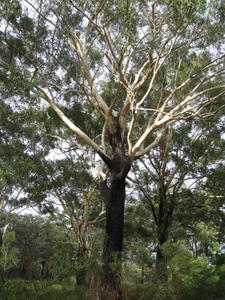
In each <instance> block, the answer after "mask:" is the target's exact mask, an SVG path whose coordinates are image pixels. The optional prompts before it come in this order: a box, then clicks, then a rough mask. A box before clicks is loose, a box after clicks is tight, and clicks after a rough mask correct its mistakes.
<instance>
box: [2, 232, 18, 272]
mask: <svg viewBox="0 0 225 300" xmlns="http://www.w3.org/2000/svg"><path fill="white" fill-rule="evenodd" d="M15 240H16V236H15V231H11V232H10V231H6V233H5V234H4V236H3V242H2V245H1V247H0V270H1V272H2V273H3V274H6V273H7V272H8V271H9V270H10V269H12V268H14V267H16V266H17V265H18V264H19V260H20V257H19V250H18V248H17V247H16V243H15Z"/></svg>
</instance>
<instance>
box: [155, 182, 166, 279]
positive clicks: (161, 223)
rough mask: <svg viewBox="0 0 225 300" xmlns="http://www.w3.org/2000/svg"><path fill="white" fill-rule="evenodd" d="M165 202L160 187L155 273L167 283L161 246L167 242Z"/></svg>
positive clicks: (162, 190)
mask: <svg viewBox="0 0 225 300" xmlns="http://www.w3.org/2000/svg"><path fill="white" fill-rule="evenodd" d="M166 202H167V199H166V192H165V190H164V189H163V188H162V187H160V188H159V211H158V224H157V237H158V245H157V253H156V273H157V276H158V277H159V279H160V280H162V281H167V260H166V258H165V257H164V256H163V253H162V246H163V244H164V243H165V242H166V241H167V240H168V226H169V215H168V214H167V209H166V206H167V203H166Z"/></svg>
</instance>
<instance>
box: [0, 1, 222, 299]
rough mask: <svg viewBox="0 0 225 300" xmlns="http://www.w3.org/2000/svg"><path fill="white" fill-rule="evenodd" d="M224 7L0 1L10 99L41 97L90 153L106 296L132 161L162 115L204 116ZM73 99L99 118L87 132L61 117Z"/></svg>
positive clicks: (147, 146)
mask: <svg viewBox="0 0 225 300" xmlns="http://www.w3.org/2000/svg"><path fill="white" fill-rule="evenodd" d="M223 6H224V4H223V2H222V1H219V2H217V3H215V2H212V1H210V2H207V1H203V0H199V1H191V2H186V1H182V0H179V1H141V0H140V1H135V2H134V1H117V0H114V1H106V0H105V1H104V0H103V1H96V2H95V3H93V1H77V2H75V1H73V0H67V1H61V2H58V1H45V2H43V1H38V0H37V1H29V0H25V1H18V0H11V1H7V2H5V3H2V4H1V8H0V9H1V20H2V21H1V35H0V38H1V61H0V66H1V72H4V74H5V76H6V79H8V80H10V82H12V80H14V81H16V82H17V86H18V82H21V83H22V84H21V85H20V86H19V89H16V91H17V97H14V98H12V99H11V100H10V101H11V103H16V104H17V105H18V106H19V103H21V101H24V103H23V105H28V106H29V107H31V106H33V105H36V103H37V100H39V105H44V104H43V101H44V102H45V103H47V104H48V105H49V106H50V107H51V108H52V109H53V111H55V113H56V114H57V115H58V117H59V118H60V119H61V120H62V122H63V123H64V124H65V125H67V126H68V127H69V128H70V129H71V131H72V132H73V133H74V137H73V138H74V140H77V139H79V140H80V142H81V143H82V148H85V147H89V148H91V149H92V150H93V151H94V152H95V153H97V154H98V156H99V159H96V160H95V161H94V162H93V163H94V164H95V165H98V170H99V175H100V178H101V190H102V195H103V197H104V200H105V205H106V232H105V242H104V250H103V259H104V286H103V289H102V291H103V293H106V291H107V290H108V291H109V292H110V293H111V297H113V296H112V294H113V291H114V294H115V298H117V297H118V294H119V293H120V292H119V284H118V283H119V278H120V267H119V265H120V263H118V266H117V267H116V268H115V267H114V264H112V262H113V257H118V259H117V260H118V261H120V258H121V254H122V246H123V223H124V202H125V181H126V177H127V174H128V172H129V170H130V168H131V165H132V162H133V161H134V160H135V159H138V158H140V157H141V156H143V155H145V154H146V153H149V151H150V150H151V149H152V148H154V147H155V146H156V145H157V144H158V143H159V142H160V140H161V139H162V138H163V136H164V135H165V133H166V132H167V131H166V128H167V126H168V125H169V124H172V123H174V122H176V121H178V120H181V119H184V120H186V119H189V118H194V117H198V116H202V115H205V114H207V115H208V114H209V113H208V110H207V111H205V108H206V107H207V106H209V105H210V104H211V103H213V102H214V101H216V100H217V98H218V97H219V96H221V95H223V94H224V92H225V91H224V87H225V85H224V64H223V59H224V51H223V48H222V47H221V43H222V40H223V34H224V28H223V27H222V26H221V24H222V23H223V16H224V14H223V8H224V7H223ZM212 33H213V34H212ZM187 63H188V67H187ZM184 66H185V67H184ZM6 79H5V80H6ZM19 90H25V91H26V93H25V94H23V95H24V97H20V95H21V93H19ZM14 95H15V94H14ZM13 100H14V101H13ZM12 105H13V104H12ZM75 106H76V108H77V111H79V113H80V115H83V117H84V118H85V116H88V117H90V118H92V119H94V120H95V121H96V123H98V124H100V126H99V127H98V130H97V131H95V133H94V134H93V131H90V132H89V131H87V128H85V126H82V123H81V124H80V123H79V120H76V119H75V120H74V119H73V117H71V116H70V114H69V110H70V109H71V108H74V107H75ZM210 113H212V112H210ZM143 116H146V118H143ZM146 119H147V120H148V121H147V123H146V121H144V122H143V120H146ZM100 158H101V160H102V161H103V162H104V163H105V165H106V166H107V167H108V170H109V172H108V173H107V172H105V171H104V172H103V169H102V168H101V166H99V160H100ZM90 159H91V157H90Z"/></svg>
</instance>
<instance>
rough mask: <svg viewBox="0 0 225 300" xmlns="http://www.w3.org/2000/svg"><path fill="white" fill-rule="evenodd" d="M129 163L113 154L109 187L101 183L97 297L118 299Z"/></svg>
mask: <svg viewBox="0 0 225 300" xmlns="http://www.w3.org/2000/svg"><path fill="white" fill-rule="evenodd" d="M129 170H130V163H129V160H128V158H127V157H125V156H123V155H116V156H114V160H112V165H111V178H110V186H109V187H108V185H107V182H106V181H104V182H102V184H101V190H102V194H103V197H104V200H105V204H106V229H105V240H104V247H103V281H102V285H101V291H100V299H111V300H114V299H120V298H121V286H120V279H121V259H122V250H123V226H124V204H125V195H126V193H125V180H126V176H127V174H128V172H129Z"/></svg>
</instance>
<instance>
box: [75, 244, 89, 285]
mask: <svg viewBox="0 0 225 300" xmlns="http://www.w3.org/2000/svg"><path fill="white" fill-rule="evenodd" d="M77 258H78V264H79V265H78V270H77V273H76V280H77V285H84V284H85V280H86V274H87V269H86V267H85V266H84V264H85V258H86V247H85V246H84V245H79V246H78V252H77Z"/></svg>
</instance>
